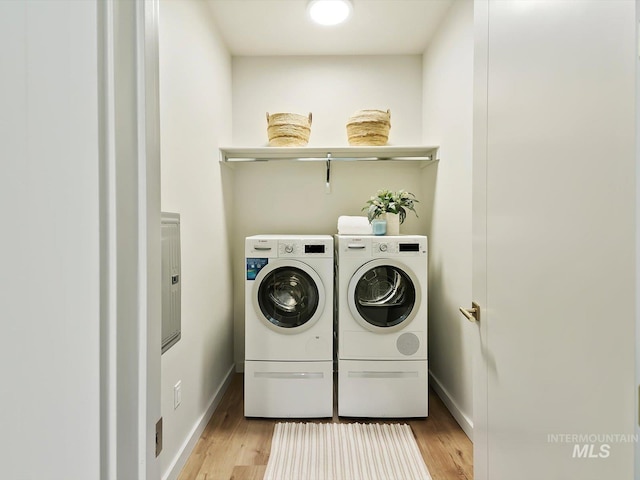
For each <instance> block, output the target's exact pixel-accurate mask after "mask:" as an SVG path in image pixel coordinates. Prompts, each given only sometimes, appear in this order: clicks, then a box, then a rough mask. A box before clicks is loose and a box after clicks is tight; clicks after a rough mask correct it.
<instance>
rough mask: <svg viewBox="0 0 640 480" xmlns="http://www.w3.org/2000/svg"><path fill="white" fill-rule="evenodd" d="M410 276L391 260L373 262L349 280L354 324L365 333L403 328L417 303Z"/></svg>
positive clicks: (408, 271) (411, 317) (414, 283)
mask: <svg viewBox="0 0 640 480" xmlns="http://www.w3.org/2000/svg"><path fill="white" fill-rule="evenodd" d="M416 285H417V281H416V279H415V277H414V275H413V274H412V273H411V272H410V270H409V269H407V268H406V267H402V266H401V265H399V264H397V263H396V262H394V261H393V260H389V259H384V260H374V261H373V262H370V263H368V264H366V265H363V266H362V267H361V268H360V269H359V270H358V271H357V272H356V274H355V275H354V276H353V278H352V279H351V284H350V285H349V304H350V307H351V310H352V313H353V314H354V316H355V318H356V320H357V321H358V322H359V323H360V324H361V325H363V326H364V327H365V328H368V329H369V330H374V331H375V330H380V329H384V330H385V331H387V332H389V331H393V330H399V329H401V328H404V327H405V326H406V325H407V323H408V322H410V321H411V320H412V319H413V317H414V316H415V314H416V311H417V304H418V302H419V301H420V291H419V289H418V288H417V286H416Z"/></svg>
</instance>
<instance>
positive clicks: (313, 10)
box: [308, 0, 353, 25]
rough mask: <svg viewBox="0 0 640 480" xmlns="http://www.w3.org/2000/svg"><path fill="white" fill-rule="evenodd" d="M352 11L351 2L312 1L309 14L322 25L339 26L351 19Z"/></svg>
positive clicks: (344, 0)
mask: <svg viewBox="0 0 640 480" xmlns="http://www.w3.org/2000/svg"><path fill="white" fill-rule="evenodd" d="M352 9H353V5H352V4H351V1H350V0H311V1H310V2H309V7H308V12H309V16H310V17H311V19H312V20H313V21H314V22H316V23H319V24H320V25H337V24H338V23H342V22H344V21H345V20H346V19H347V18H348V17H349V15H350V14H351V10H352Z"/></svg>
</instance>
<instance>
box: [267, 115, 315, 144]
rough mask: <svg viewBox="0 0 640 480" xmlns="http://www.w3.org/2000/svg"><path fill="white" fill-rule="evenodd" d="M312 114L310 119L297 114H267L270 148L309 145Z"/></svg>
mask: <svg viewBox="0 0 640 480" xmlns="http://www.w3.org/2000/svg"><path fill="white" fill-rule="evenodd" d="M310 133H311V113H309V116H308V117H305V116H304V115H298V114H297V113H272V114H271V115H269V112H267V135H268V136H269V146H270V147H304V146H305V145H306V144H307V143H309V134H310Z"/></svg>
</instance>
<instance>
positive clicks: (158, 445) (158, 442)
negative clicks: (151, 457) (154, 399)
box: [156, 417, 162, 457]
mask: <svg viewBox="0 0 640 480" xmlns="http://www.w3.org/2000/svg"><path fill="white" fill-rule="evenodd" d="M161 451H162V417H160V420H158V422H157V423H156V457H157V456H158V455H160V452H161Z"/></svg>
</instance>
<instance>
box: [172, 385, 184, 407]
mask: <svg viewBox="0 0 640 480" xmlns="http://www.w3.org/2000/svg"><path fill="white" fill-rule="evenodd" d="M180 402H182V380H180V381H179V382H178V383H176V384H175V385H174V386H173V409H174V410H175V409H176V408H178V407H179V406H180Z"/></svg>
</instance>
